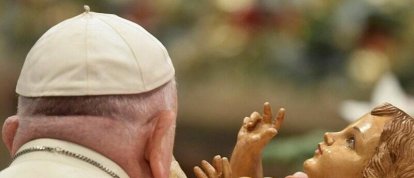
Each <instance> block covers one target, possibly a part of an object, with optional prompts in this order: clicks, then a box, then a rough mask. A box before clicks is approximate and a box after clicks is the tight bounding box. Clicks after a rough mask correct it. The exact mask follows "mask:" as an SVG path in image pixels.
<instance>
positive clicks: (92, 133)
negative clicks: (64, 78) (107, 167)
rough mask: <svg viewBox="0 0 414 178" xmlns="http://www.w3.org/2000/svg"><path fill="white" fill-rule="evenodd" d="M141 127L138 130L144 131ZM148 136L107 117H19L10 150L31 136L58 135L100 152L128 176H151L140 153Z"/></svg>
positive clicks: (52, 137) (35, 137) (32, 138)
mask: <svg viewBox="0 0 414 178" xmlns="http://www.w3.org/2000/svg"><path fill="white" fill-rule="evenodd" d="M142 130H145V128H143V129H142ZM142 130H141V132H140V133H146V132H145V131H144V132H142ZM148 137H149V136H148V135H143V134H141V135H139V134H138V133H135V132H134V131H131V130H130V129H128V127H127V126H125V123H124V122H121V121H119V120H116V119H111V118H97V117H41V118H25V119H22V121H21V124H20V126H19V129H18V131H17V134H16V137H15V139H14V144H13V148H12V154H13V155H14V154H15V153H16V151H17V149H19V148H20V147H21V146H22V145H24V144H25V143H27V142H29V141H32V140H35V139H39V138H51V139H58V140H64V141H68V142H72V143H75V144H78V145H82V146H83V147H86V148H89V149H91V150H94V151H95V152H98V153H100V154H102V155H104V156H105V157H107V158H109V159H110V160H112V161H114V162H115V163H116V164H118V165H119V166H121V167H122V169H124V170H125V171H126V172H127V173H128V175H129V176H130V177H131V178H138V177H151V169H150V167H149V165H148V162H147V161H146V160H145V157H144V146H145V140H146V139H147V138H148ZM120 138H122V139H120Z"/></svg>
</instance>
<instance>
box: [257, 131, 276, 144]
mask: <svg viewBox="0 0 414 178" xmlns="http://www.w3.org/2000/svg"><path fill="white" fill-rule="evenodd" d="M277 133H278V132H277V130H276V129H275V128H268V129H266V130H265V131H264V132H262V133H260V138H261V139H262V140H264V141H266V142H267V141H269V140H271V139H272V138H273V137H274V136H275V135H277Z"/></svg>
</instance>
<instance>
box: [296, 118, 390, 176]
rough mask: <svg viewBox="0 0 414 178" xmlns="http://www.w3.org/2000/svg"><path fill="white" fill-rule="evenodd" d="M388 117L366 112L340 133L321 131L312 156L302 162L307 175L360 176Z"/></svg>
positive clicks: (372, 153)
mask: <svg viewBox="0 0 414 178" xmlns="http://www.w3.org/2000/svg"><path fill="white" fill-rule="evenodd" d="M388 121H391V117H378V116H372V115H370V114H366V115H364V116H362V117H361V118H360V119H358V121H356V122H354V123H352V124H351V125H349V126H348V127H346V128H345V129H344V130H342V131H340V132H329V133H325V136H324V142H321V143H319V144H318V147H317V149H316V150H315V155H314V156H313V158H310V159H308V160H306V161H305V162H304V164H303V165H304V170H305V172H306V173H307V174H308V176H309V178H361V177H362V170H363V169H364V166H365V165H366V164H367V163H368V161H369V159H370V158H371V157H372V156H373V155H374V152H375V148H376V147H377V145H378V143H379V138H380V136H381V133H382V130H383V128H384V125H385V124H386V123H387V122H388Z"/></svg>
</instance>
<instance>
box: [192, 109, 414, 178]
mask: <svg viewBox="0 0 414 178" xmlns="http://www.w3.org/2000/svg"><path fill="white" fill-rule="evenodd" d="M284 116H285V110H284V109H283V108H281V109H279V112H278V114H277V116H276V117H275V119H273V116H272V111H271V107H270V105H269V103H265V104H264V111H263V115H260V114H259V113H257V112H253V113H252V114H251V115H250V117H246V118H244V120H243V126H242V127H241V129H240V131H239V133H238V137H237V143H236V146H235V147H234V150H233V153H232V156H231V159H230V162H229V161H228V160H227V158H222V157H220V156H216V157H214V159H213V165H211V164H209V163H208V162H207V161H202V164H201V168H200V167H198V166H196V167H195V168H194V172H195V174H196V177H197V178H239V177H251V178H263V170H262V157H261V154H262V151H263V149H264V147H265V146H266V144H267V143H268V142H269V141H270V140H271V138H273V137H274V136H276V135H277V133H278V131H279V129H280V127H281V125H282V122H283V120H284ZM323 140H324V141H323V142H321V143H319V144H318V145H317V147H316V150H315V154H314V156H313V157H312V158H310V159H308V160H306V161H305V162H304V164H303V165H304V172H305V173H302V172H298V173H295V174H294V175H290V176H287V177H286V178H379V177H380V178H397V177H398V178H412V177H414V164H413V163H414V119H413V118H412V117H410V116H409V115H408V114H406V113H405V112H404V111H402V110H400V109H398V108H397V107H395V106H393V105H391V104H388V103H385V104H383V105H381V106H378V107H376V108H374V109H373V110H372V111H371V112H369V113H367V114H365V115H364V116H362V117H361V118H359V119H358V120H357V121H355V122H354V123H352V124H350V125H349V126H347V127H345V128H344V129H343V130H342V131H339V132H327V133H325V134H324V136H323Z"/></svg>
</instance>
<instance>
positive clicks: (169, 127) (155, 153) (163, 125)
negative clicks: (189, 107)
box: [145, 111, 176, 178]
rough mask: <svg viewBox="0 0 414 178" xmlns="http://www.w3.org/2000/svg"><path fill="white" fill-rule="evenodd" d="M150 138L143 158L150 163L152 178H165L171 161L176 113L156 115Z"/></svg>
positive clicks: (166, 112)
mask: <svg viewBox="0 0 414 178" xmlns="http://www.w3.org/2000/svg"><path fill="white" fill-rule="evenodd" d="M154 119H156V120H155V122H156V124H155V126H154V130H153V132H152V136H151V138H150V139H149V141H148V145H147V147H146V150H145V156H146V158H147V160H148V161H149V162H150V166H151V172H152V175H153V177H154V178H166V177H168V176H169V173H170V166H171V161H172V154H173V147H174V135H175V126H176V125H175V124H176V123H175V121H176V113H175V112H173V111H163V112H161V113H160V114H158V117H156V118H154Z"/></svg>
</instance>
